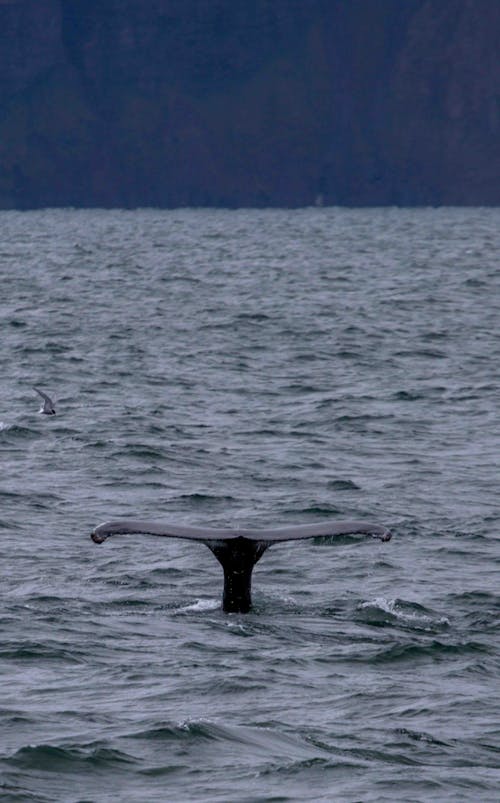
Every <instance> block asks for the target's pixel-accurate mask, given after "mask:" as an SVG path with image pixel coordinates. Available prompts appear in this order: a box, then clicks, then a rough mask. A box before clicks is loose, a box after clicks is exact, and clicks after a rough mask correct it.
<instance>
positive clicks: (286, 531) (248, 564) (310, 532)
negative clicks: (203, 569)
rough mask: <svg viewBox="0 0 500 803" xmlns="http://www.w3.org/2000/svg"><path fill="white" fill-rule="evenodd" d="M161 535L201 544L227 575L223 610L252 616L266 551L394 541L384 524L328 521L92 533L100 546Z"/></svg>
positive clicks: (109, 527)
mask: <svg viewBox="0 0 500 803" xmlns="http://www.w3.org/2000/svg"><path fill="white" fill-rule="evenodd" d="M127 534H128V535H158V536H162V537H166V538H185V539H188V540H191V541H200V542H201V543H203V544H205V545H206V546H207V547H208V548H209V549H210V551H211V552H212V553H213V554H214V555H215V557H216V558H217V560H218V561H219V563H220V564H221V566H222V569H223V571H224V591H223V595H222V609H223V610H224V611H226V613H248V611H249V610H250V608H251V607H252V595H251V586H252V571H253V567H254V566H255V564H256V563H257V561H258V560H259V559H260V558H261V557H262V555H263V554H264V552H265V551H266V549H268V548H269V547H270V546H272V545H273V544H276V543H279V542H281V541H296V540H299V539H303V538H320V537H328V536H337V535H338V536H340V535H368V536H372V537H373V538H378V539H379V540H380V541H390V539H391V533H390V531H389V530H388V529H387V528H386V527H383V526H382V525H380V524H375V523H373V522H366V521H324V522H318V523H317V524H300V525H297V526H295V527H281V528H277V529H258V530H257V529H238V530H235V529H231V528H218V527H187V526H184V525H180V524H167V523H163V522H155V521H146V520H138V519H117V520H115V521H107V522H104V524H100V525H99V526H98V527H96V528H95V530H93V531H92V533H91V538H92V540H93V541H94V542H95V543H96V544H102V543H103V541H105V540H106V539H107V538H109V537H110V536H112V535H127Z"/></svg>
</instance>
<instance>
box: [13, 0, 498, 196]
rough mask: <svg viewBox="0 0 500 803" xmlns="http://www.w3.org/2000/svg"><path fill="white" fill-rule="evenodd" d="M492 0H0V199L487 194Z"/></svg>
mask: <svg viewBox="0 0 500 803" xmlns="http://www.w3.org/2000/svg"><path fill="white" fill-rule="evenodd" d="M499 42H500V2H498V0H404V2H402V1H401V0H377V2H374V0H0V208H12V207H16V208H31V207H40V206H62V205H64V206H66V205H71V206H148V205H154V206H166V207H171V206H181V205H196V206H200V205H201V206H207V205H210V206H216V205H221V206H245V205H246V206H301V205H308V204H311V203H314V202H315V201H318V202H319V201H322V202H324V203H325V204H346V205H377V204H407V205H413V204H435V205H437V204H499V203H500V145H499V143H500V48H499V44H498V43H499Z"/></svg>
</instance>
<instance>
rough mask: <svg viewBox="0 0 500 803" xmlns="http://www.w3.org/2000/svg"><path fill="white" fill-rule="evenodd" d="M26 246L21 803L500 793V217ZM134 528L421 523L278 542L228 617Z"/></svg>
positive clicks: (104, 230) (1, 669)
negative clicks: (124, 523)
mask: <svg viewBox="0 0 500 803" xmlns="http://www.w3.org/2000/svg"><path fill="white" fill-rule="evenodd" d="M0 233H1V238H0V266H1V293H2V296H1V297H2V301H1V351H0V370H1V375H2V382H1V386H0V392H1V397H0V422H1V423H0V449H1V452H0V454H1V478H0V544H1V547H0V549H1V558H2V564H1V565H2V569H1V575H2V582H1V585H0V623H1V643H0V683H1V686H0V688H1V696H0V777H1V781H0V796H1V800H2V803H10V802H11V801H23V802H24V801H37V803H38V801H40V803H53V801H65V803H66V801H71V802H72V803H73V802H74V803H76V802H77V801H80V802H81V803H82V802H83V801H87V802H88V801H93V802H95V803H107V802H108V801H121V802H125V803H128V801H130V802H132V801H134V802H135V801H137V803H145V801H147V802H148V803H152V802H154V801H166V800H169V801H170V800H172V801H195V800H196V801H231V802H235V801H241V802H243V801H248V803H250V801H251V802H252V803H254V802H257V801H303V800H308V801H316V800H317V801H320V800H321V801H332V800H335V801H370V802H371V801H400V802H401V801H412V802H413V801H436V800H438V801H453V802H454V803H455V801H494V800H495V801H496V800H498V788H499V781H500V721H499V704H498V691H499V687H498V678H499V670H500V650H499V612H500V605H499V593H498V568H499V548H498V533H499V509H498V478H499V462H500V460H499V453H500V438H499V432H500V425H499V406H500V367H499V366H500V334H499V320H500V297H499V266H498V255H499V253H500V210H482V209H477V210H467V209H463V210H446V209H443V210H413V211H405V210H378V211H376V210H372V211H368V210H365V211H361V210H360V211H348V210H338V209H318V210H303V211H293V212H290V211H263V212H260V211H259V212H253V211H238V212H229V211H196V210H185V211H178V212H159V211H137V212H102V211H92V212H90V211H80V212H79V211H70V210H67V211H66V210H65V211H45V212H36V213H13V212H12V213H1V214H0ZM33 384H37V385H39V386H40V387H42V388H43V389H45V390H46V391H47V392H48V393H50V394H51V395H52V396H53V397H54V398H55V400H56V404H57V409H58V414H57V415H56V416H53V417H47V416H43V415H40V414H39V412H38V410H39V407H40V405H39V401H40V400H39V399H38V398H37V397H36V394H35V393H34V392H33V391H32V389H31V386H32V385H33ZM123 515H127V516H129V515H134V516H136V517H143V518H148V517H149V518H157V519H161V518H165V519H171V520H173V521H176V522H179V523H187V524H189V523H192V524H195V523H196V524H198V523H207V524H210V525H215V526H217V525H221V526H222V525H230V524H239V525H240V526H272V525H276V526H279V525H284V524H287V523H299V522H312V521H318V520H320V519H321V518H322V517H325V516H331V517H337V516H338V517H340V518H345V517H356V518H361V517H365V516H366V517H367V518H370V519H377V520H380V521H381V522H382V523H384V524H388V525H389V526H391V528H392V529H393V530H394V532H395V537H394V539H393V541H392V542H391V543H389V544H380V543H378V542H374V541H372V540H370V539H366V540H359V539H355V538H350V539H349V538H344V539H342V541H341V542H337V543H330V544H326V545H325V544H315V543H309V542H298V543H288V544H282V545H278V546H275V547H273V548H272V549H270V550H269V551H268V552H267V553H266V555H265V556H264V557H263V559H262V561H261V562H260V563H259V564H258V566H257V567H256V569H255V572H254V602H255V607H254V610H253V612H252V613H250V614H248V615H226V614H223V613H222V612H221V611H220V609H219V604H220V593H221V588H222V573H221V569H220V567H219V565H218V564H217V563H216V561H215V560H214V558H213V556H211V555H210V553H209V551H208V550H207V549H206V547H204V546H203V545H201V544H191V543H188V542H182V541H175V540H170V539H155V538H151V537H150V538H148V537H144V536H143V537H137V538H136V537H132V536H129V537H122V538H116V539H111V540H110V541H109V542H106V544H104V545H103V546H100V547H98V546H96V545H94V544H93V543H92V542H91V540H90V538H89V533H90V530H91V529H92V527H94V526H95V525H96V524H97V523H99V522H100V521H102V520H105V519H107V518H111V517H117V516H123Z"/></svg>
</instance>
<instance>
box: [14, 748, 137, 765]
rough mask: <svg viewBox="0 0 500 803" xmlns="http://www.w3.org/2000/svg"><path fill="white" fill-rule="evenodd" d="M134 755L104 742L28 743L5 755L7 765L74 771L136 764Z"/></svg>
mask: <svg viewBox="0 0 500 803" xmlns="http://www.w3.org/2000/svg"><path fill="white" fill-rule="evenodd" d="M135 761H136V760H135V758H134V757H133V756H130V755H128V754H127V753H124V752H122V751H121V750H117V749H115V748H111V747H109V746H107V745H106V744H104V743H99V742H97V743H91V744H88V745H81V746H80V745H78V746H76V745H75V746H67V747H59V746H57V745H50V744H40V745H27V746H26V747H21V748H20V749H19V750H17V751H16V752H15V753H14V754H13V755H12V756H10V758H8V759H4V763H5V764H6V765H7V766H9V765H10V766H12V767H16V768H19V769H23V770H43V771H44V772H74V771H75V770H77V769H78V766H80V767H84V766H87V767H91V768H92V769H93V770H97V769H102V768H106V767H114V768H116V766H117V765H124V764H134V763H135Z"/></svg>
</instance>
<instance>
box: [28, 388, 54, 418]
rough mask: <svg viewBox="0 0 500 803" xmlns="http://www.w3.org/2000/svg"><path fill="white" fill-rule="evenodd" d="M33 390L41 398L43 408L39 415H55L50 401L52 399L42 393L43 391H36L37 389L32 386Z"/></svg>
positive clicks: (52, 403)
mask: <svg viewBox="0 0 500 803" xmlns="http://www.w3.org/2000/svg"><path fill="white" fill-rule="evenodd" d="M33 390H34V391H36V392H37V393H38V395H39V396H41V397H42V399H43V407H42V409H41V410H40V412H41V413H45V415H55V414H56V406H55V404H54V402H53V401H52V399H51V398H50V396H47V394H46V393H44V392H43V390H38V388H35V387H34V386H33Z"/></svg>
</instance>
